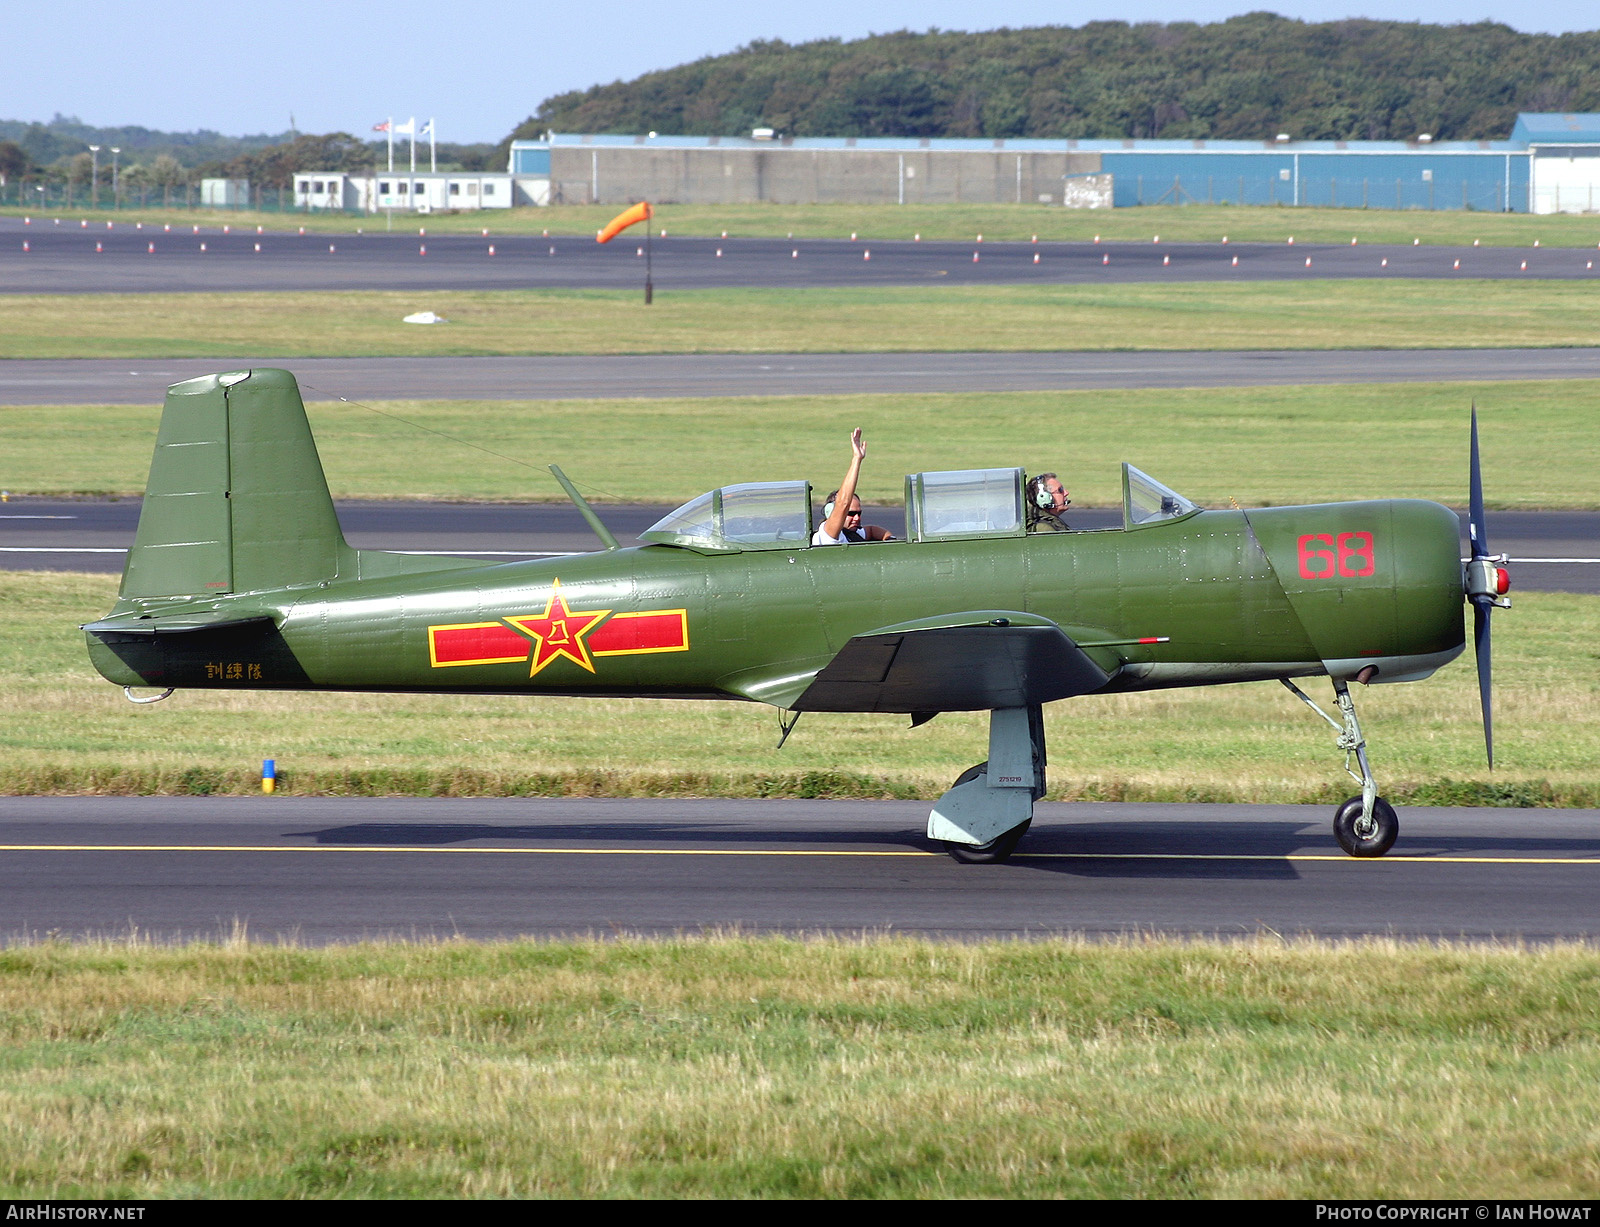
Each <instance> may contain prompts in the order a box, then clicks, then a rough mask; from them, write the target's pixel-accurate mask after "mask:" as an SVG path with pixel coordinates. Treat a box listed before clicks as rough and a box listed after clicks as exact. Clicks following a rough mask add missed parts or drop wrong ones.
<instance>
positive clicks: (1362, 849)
mask: <svg viewBox="0 0 1600 1227" xmlns="http://www.w3.org/2000/svg"><path fill="white" fill-rule="evenodd" d="M1398 834H1400V819H1399V818H1398V817H1397V816H1396V815H1395V812H1394V806H1392V805H1390V804H1389V803H1388V802H1387V801H1385V800H1384V799H1383V798H1382V797H1377V798H1374V800H1373V802H1372V821H1371V822H1370V823H1363V822H1362V821H1361V798H1360V797H1351V798H1350V799H1349V800H1348V801H1346V802H1345V803H1344V804H1343V805H1341V806H1340V807H1339V808H1338V809H1337V810H1336V811H1335V812H1334V815H1333V837H1334V838H1335V839H1337V840H1338V841H1339V846H1340V847H1341V848H1343V849H1344V850H1345V851H1346V852H1348V853H1349V854H1350V855H1351V856H1382V855H1383V854H1384V853H1385V852H1387V851H1388V850H1389V849H1390V848H1392V847H1394V839H1395V836H1396V835H1398Z"/></svg>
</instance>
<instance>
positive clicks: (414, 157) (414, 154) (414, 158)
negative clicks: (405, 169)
mask: <svg viewBox="0 0 1600 1227" xmlns="http://www.w3.org/2000/svg"><path fill="white" fill-rule="evenodd" d="M407 127H409V128H410V129H411V131H410V136H411V173H412V174H413V175H414V174H416V173H417V117H416V116H415V115H413V116H412V117H411V122H410V124H408V125H407Z"/></svg>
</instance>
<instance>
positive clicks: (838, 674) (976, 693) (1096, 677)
mask: <svg viewBox="0 0 1600 1227" xmlns="http://www.w3.org/2000/svg"><path fill="white" fill-rule="evenodd" d="M1108 680H1110V675H1109V674H1108V673H1107V672H1106V671H1105V670H1104V669H1102V668H1101V667H1100V666H1099V665H1098V664H1096V663H1095V662H1094V661H1093V660H1092V659H1090V657H1089V656H1088V654H1087V653H1085V652H1084V651H1083V649H1082V648H1080V647H1078V645H1077V644H1075V643H1074V642H1073V641H1072V640H1071V639H1070V638H1069V637H1068V636H1067V634H1066V632H1065V631H1063V630H1062V629H1061V627H1060V626H1058V625H1057V624H1056V623H1054V622H1052V621H1050V620H1049V619H1048V618H1041V617H1039V616H1037V615H1036V614H1025V613H1015V612H1011V611H1007V610H976V611H968V612H964V613H959V614H948V615H945V616H942V617H938V618H923V619H919V620H918V621H915V622H902V623H900V624H898V625H895V626H885V627H881V628H879V629H877V630H874V631H869V632H867V633H866V634H862V635H857V636H855V638H853V639H851V640H850V641H849V642H848V643H846V644H845V645H844V647H843V648H841V649H840V650H839V651H838V653H837V654H835V656H834V657H833V659H832V660H830V661H829V662H828V663H827V664H826V665H824V666H823V667H822V669H821V670H819V671H818V672H817V674H816V676H815V677H814V678H813V679H812V681H811V684H810V685H809V686H807V687H806V688H805V689H804V691H803V692H802V693H801V694H800V696H799V697H798V698H797V699H796V700H795V701H794V703H793V707H794V708H795V710H798V711H840V712H842V711H876V712H938V711H982V710H986V709H991V708H997V707H1026V706H1028V705H1030V704H1034V703H1049V702H1053V701H1054V700H1056V699H1065V698H1069V697H1070V696H1072V695H1078V694H1088V693H1090V692H1091V691H1095V690H1099V689H1100V688H1101V687H1102V686H1104V685H1105V684H1106V682H1107V681H1108Z"/></svg>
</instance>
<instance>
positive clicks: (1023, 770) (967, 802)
mask: <svg viewBox="0 0 1600 1227" xmlns="http://www.w3.org/2000/svg"><path fill="white" fill-rule="evenodd" d="M1044 768H1045V755H1044V712H1043V711H1042V710H1041V709H1040V707H1039V705H1038V704H1037V703H1035V704H1033V705H1032V706H1031V707H1004V708H997V709H995V710H994V711H992V712H990V713H989V759H988V761H987V762H982V763H979V764H978V765H977V766H976V767H971V768H969V769H968V770H966V771H963V772H962V773H961V775H960V776H958V777H957V779H956V782H955V783H954V784H953V785H951V787H950V791H949V792H947V793H945V794H944V796H942V797H940V798H939V800H938V801H937V802H936V803H935V805H934V807H933V810H932V812H931V813H929V815H928V838H929V839H932V840H935V841H937V842H938V843H941V844H943V845H944V848H945V851H947V852H949V853H950V855H951V856H953V857H955V858H956V860H958V861H961V862H963V863H964V864H968V865H992V864H996V863H998V862H1000V861H1003V860H1005V859H1006V858H1007V857H1008V856H1010V855H1011V853H1012V852H1013V851H1015V849H1016V846H1017V841H1018V840H1020V839H1021V838H1022V837H1023V836H1024V835H1026V834H1027V833H1028V827H1029V825H1030V824H1031V823H1032V822H1033V803H1034V802H1035V801H1037V800H1038V799H1039V798H1040V797H1042V796H1044Z"/></svg>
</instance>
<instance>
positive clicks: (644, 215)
mask: <svg viewBox="0 0 1600 1227" xmlns="http://www.w3.org/2000/svg"><path fill="white" fill-rule="evenodd" d="M654 217H655V210H654V209H652V208H651V207H650V202H649V201H647V200H641V201H640V202H639V203H638V204H636V205H634V206H633V207H632V208H629V209H624V210H623V211H622V212H621V213H619V214H617V215H616V216H615V217H613V218H612V219H611V221H610V222H608V223H607V224H606V226H605V228H604V229H603V230H601V231H600V232H599V233H598V234H596V235H595V236H594V237H595V241H596V242H597V243H609V242H610V241H611V240H612V239H613V238H615V237H616V236H617V235H618V234H620V233H621V232H622V231H624V230H626V229H627V228H628V227H629V226H636V225H638V224H639V223H640V222H643V223H644V301H645V305H646V306H648V305H649V304H650V300H651V299H652V298H654V297H655V285H654V278H653V276H652V272H653V269H652V267H651V266H652V264H653V263H654V246H653V244H652V243H651V238H652V235H651V233H650V222H651V220H652V219H653V218H654ZM554 250H555V249H554V248H551V251H554Z"/></svg>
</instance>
